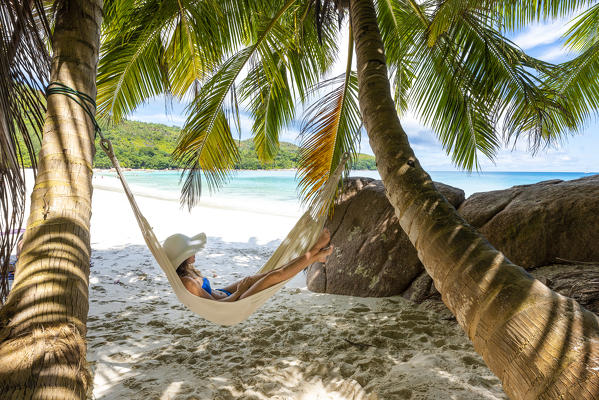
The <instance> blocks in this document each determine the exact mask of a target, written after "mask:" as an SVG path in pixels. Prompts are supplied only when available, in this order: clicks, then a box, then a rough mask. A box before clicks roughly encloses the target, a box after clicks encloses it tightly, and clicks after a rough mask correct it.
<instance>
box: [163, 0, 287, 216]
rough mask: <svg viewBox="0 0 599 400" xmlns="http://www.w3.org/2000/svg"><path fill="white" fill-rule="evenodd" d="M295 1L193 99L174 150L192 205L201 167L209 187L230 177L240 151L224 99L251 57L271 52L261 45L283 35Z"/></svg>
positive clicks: (185, 197)
mask: <svg viewBox="0 0 599 400" xmlns="http://www.w3.org/2000/svg"><path fill="white" fill-rule="evenodd" d="M294 2H295V0H288V1H287V3H286V4H285V6H284V7H283V8H282V9H281V10H279V12H278V13H277V14H276V15H275V16H274V17H273V18H271V19H269V20H268V23H267V24H266V25H265V27H264V28H263V29H262V31H261V32H262V33H261V34H260V36H259V37H258V39H257V41H256V42H255V44H253V45H251V46H249V47H246V48H244V49H242V50H240V51H239V52H237V53H236V54H234V55H233V56H232V57H230V58H229V59H228V60H227V61H225V62H224V63H223V64H222V65H221V66H220V67H219V68H218V70H217V71H216V73H215V74H214V75H213V76H212V77H211V78H210V79H209V80H208V81H207V82H206V83H205V84H204V85H203V86H202V88H201V89H200V91H199V93H198V95H197V96H196V97H195V99H194V100H193V102H192V103H191V105H190V107H189V117H188V119H187V121H186V123H185V126H184V128H183V131H182V133H181V138H180V140H179V143H178V144H177V148H176V149H175V152H174V154H173V155H174V157H175V158H176V159H178V160H180V161H181V162H182V164H183V165H184V166H185V171H184V173H183V176H185V175H186V176H185V178H184V179H185V183H184V185H183V189H182V195H181V201H182V203H184V204H186V205H187V206H188V207H192V206H193V205H195V204H196V203H197V202H198V201H199V196H200V194H201V188H202V179H201V176H202V173H201V171H203V172H204V175H206V178H207V181H208V184H209V187H210V188H211V189H216V188H217V187H219V186H220V185H222V184H223V183H224V182H225V181H226V179H227V176H228V174H229V172H230V171H231V169H232V168H233V166H234V163H235V161H236V160H237V158H238V152H237V148H236V146H235V143H234V140H233V138H232V135H231V130H230V126H229V123H228V121H227V118H226V116H225V111H224V109H223V104H224V101H225V99H226V97H227V95H228V94H229V93H230V91H231V89H232V88H233V86H234V83H235V80H236V79H237V77H238V76H239V74H240V73H241V71H242V69H243V68H244V66H245V65H246V64H247V63H248V62H249V61H250V58H251V57H252V56H253V55H255V54H256V53H257V52H260V54H261V55H264V54H267V53H268V50H266V49H264V50H262V49H261V46H265V47H268V46H269V44H272V43H270V42H269V36H270V35H271V34H272V35H274V36H275V37H282V36H283V35H282V32H283V30H282V27H281V26H280V24H279V22H280V21H279V20H280V18H281V16H282V15H283V14H284V13H285V11H286V10H287V9H288V8H289V7H291V6H292V5H293V3H294ZM215 146H217V147H218V148H215ZM183 176H182V178H183Z"/></svg>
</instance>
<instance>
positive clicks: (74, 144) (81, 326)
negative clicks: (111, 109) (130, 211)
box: [0, 0, 102, 399]
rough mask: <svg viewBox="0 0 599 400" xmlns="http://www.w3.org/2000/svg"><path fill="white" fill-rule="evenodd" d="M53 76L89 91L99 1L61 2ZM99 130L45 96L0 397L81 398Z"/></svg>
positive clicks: (0, 352) (0, 323)
mask: <svg viewBox="0 0 599 400" xmlns="http://www.w3.org/2000/svg"><path fill="white" fill-rule="evenodd" d="M60 3H61V6H59V8H58V10H57V14H56V16H57V20H56V25H55V29H54V36H53V50H54V56H53V59H52V68H51V81H56V82H61V83H63V84H65V85H68V86H70V87H72V88H74V89H76V90H78V91H80V92H83V93H87V94H89V95H91V96H92V97H95V94H96V85H95V81H96V67H97V62H98V49H99V39H100V24H101V21H102V0H69V1H64V2H60ZM93 156H94V130H93V126H92V124H91V121H90V120H89V117H87V115H86V114H85V113H84V111H83V110H82V108H81V107H80V106H79V105H77V104H76V103H75V102H73V101H72V100H69V99H68V98H67V97H65V96H63V95H52V96H50V97H49V98H48V109H47V114H46V121H45V125H44V135H43V140H42V148H41V151H40V154H39V157H38V158H39V166H38V175H37V178H36V181H35V187H34V190H33V194H32V195H31V213H30V216H29V221H28V223H27V231H26V233H25V238H24V247H23V252H22V254H21V257H20V259H19V263H18V265H17V272H18V273H17V276H16V280H15V285H14V287H13V290H12V292H11V293H10V295H9V297H8V300H7V302H6V304H5V306H4V307H3V308H2V309H1V310H0V397H1V398H2V399H5V398H6V399H32V398H35V399H76V398H79V399H84V398H85V397H86V395H87V391H88V388H89V387H90V382H89V373H88V370H87V365H86V361H85V353H86V345H85V334H86V327H85V325H86V322H87V311H88V278H89V259H90V241H89V223H90V217H91V194H92V184H91V178H92V160H93Z"/></svg>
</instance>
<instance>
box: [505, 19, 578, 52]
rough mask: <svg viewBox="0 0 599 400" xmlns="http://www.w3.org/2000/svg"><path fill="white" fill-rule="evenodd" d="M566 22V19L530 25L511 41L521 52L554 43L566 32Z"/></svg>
mask: <svg viewBox="0 0 599 400" xmlns="http://www.w3.org/2000/svg"><path fill="white" fill-rule="evenodd" d="M567 22H568V20H567V19H559V20H555V21H551V22H549V23H545V24H534V25H531V26H530V27H529V28H528V29H526V30H525V31H524V32H522V33H520V34H519V35H518V36H516V37H515V38H514V40H513V41H514V43H516V44H517V45H518V46H520V47H521V48H522V49H523V50H530V49H533V48H535V47H537V46H541V45H547V44H552V43H555V42H556V41H557V40H559V39H560V38H561V37H562V36H563V35H564V33H566V31H567V30H568V26H567Z"/></svg>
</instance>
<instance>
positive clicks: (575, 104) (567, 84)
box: [547, 42, 599, 130]
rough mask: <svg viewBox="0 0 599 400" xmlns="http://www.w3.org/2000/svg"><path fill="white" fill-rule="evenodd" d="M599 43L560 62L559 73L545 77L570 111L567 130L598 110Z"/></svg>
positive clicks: (580, 123) (573, 127)
mask: <svg viewBox="0 0 599 400" xmlns="http://www.w3.org/2000/svg"><path fill="white" fill-rule="evenodd" d="M597 76H599V42H595V43H593V44H592V45H591V46H590V47H588V48H587V49H586V50H585V51H584V52H583V53H581V54H580V55H579V56H578V57H576V58H574V59H573V60H571V61H568V62H565V63H563V64H561V65H560V73H559V74H558V75H556V76H549V77H547V80H548V85H549V86H551V87H554V88H556V89H557V90H558V94H559V100H560V101H562V102H563V104H564V107H566V108H567V109H568V110H569V111H570V112H571V114H572V119H573V121H572V122H571V123H570V124H568V122H570V121H568V122H564V123H563V124H562V125H566V126H568V127H569V128H570V129H574V130H577V129H580V128H581V127H583V126H584V124H585V122H586V121H587V120H588V119H589V118H590V117H591V116H592V115H594V114H596V113H597V111H598V110H599V83H598V82H597Z"/></svg>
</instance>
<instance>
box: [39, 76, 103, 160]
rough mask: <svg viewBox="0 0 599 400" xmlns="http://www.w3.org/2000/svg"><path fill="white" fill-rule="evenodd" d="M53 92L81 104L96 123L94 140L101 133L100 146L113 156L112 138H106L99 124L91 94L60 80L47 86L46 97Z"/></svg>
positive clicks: (93, 122)
mask: <svg viewBox="0 0 599 400" xmlns="http://www.w3.org/2000/svg"><path fill="white" fill-rule="evenodd" d="M53 94H62V95H64V96H67V97H68V98H69V99H71V100H73V101H74V102H75V103H77V104H79V106H80V107H81V108H82V109H83V111H85V113H86V114H87V116H88V117H89V119H90V120H91V121H92V124H93V125H94V140H95V139H96V137H97V136H98V135H100V146H101V147H102V150H104V152H105V153H106V155H108V156H109V157H110V158H112V157H113V156H114V151H113V148H112V143H111V142H110V140H108V139H106V137H105V136H104V134H103V133H102V128H101V127H100V124H98V121H97V120H96V116H95V114H96V112H95V110H96V101H95V100H94V99H93V98H92V97H91V96H90V95H88V94H86V93H83V92H80V91H78V90H75V89H73V88H71V87H69V86H67V85H65V84H64V83H60V82H50V83H49V84H48V86H46V97H49V96H51V95H53Z"/></svg>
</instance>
